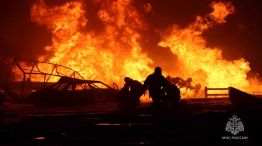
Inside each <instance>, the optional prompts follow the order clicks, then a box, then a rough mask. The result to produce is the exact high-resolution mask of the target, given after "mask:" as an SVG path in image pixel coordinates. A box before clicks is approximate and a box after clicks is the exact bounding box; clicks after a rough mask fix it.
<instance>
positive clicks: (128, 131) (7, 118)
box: [0, 99, 262, 146]
mask: <svg viewBox="0 0 262 146" xmlns="http://www.w3.org/2000/svg"><path fill="white" fill-rule="evenodd" d="M97 107H99V108H97ZM110 107H111V109H110V110H108V107H106V106H105V105H100V106H99V105H93V106H86V107H67V108H45V107H34V106H32V105H4V106H2V107H1V113H0V114H1V126H0V145H1V146H2V145H3V146H5V145H6V146H9V145H11V146H12V145H14V146H16V145H19V146H20V145H37V146H82V145H85V146H86V145H139V144H141V145H182V146H188V145H194V146H197V145H211V146H218V145H239V144H246V145H252V146H253V145H260V146H261V145H262V136H261V132H262V117H261V112H260V111H245V110H241V109H237V108H235V107H233V106H232V105H231V104H230V102H229V99H208V100H203V99H201V100H199V99H198V100H196V99H195V100H183V101H181V103H180V105H179V106H177V107H176V108H174V109H173V108H172V109H170V108H169V109H163V110H161V111H159V112H154V111H153V110H152V107H151V106H150V105H147V104H146V105H142V107H140V108H137V109H136V110H126V109H122V108H119V107H118V106H117V105H116V104H112V105H110ZM233 115H236V116H237V117H238V118H240V120H241V122H242V123H243V125H244V131H240V132H239V133H237V134H236V135H233V134H231V133H230V132H227V131H226V130H225V127H226V124H227V122H228V121H229V118H231V117H232V116H233Z"/></svg>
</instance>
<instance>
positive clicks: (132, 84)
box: [120, 77, 142, 107]
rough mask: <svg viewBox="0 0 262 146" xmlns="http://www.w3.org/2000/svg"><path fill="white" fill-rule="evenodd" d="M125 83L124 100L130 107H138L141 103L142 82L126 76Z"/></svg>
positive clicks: (122, 91) (123, 89)
mask: <svg viewBox="0 0 262 146" xmlns="http://www.w3.org/2000/svg"><path fill="white" fill-rule="evenodd" d="M124 80H125V85H124V87H123V88H122V89H121V95H120V96H122V97H121V98H122V102H124V104H125V105H126V106H128V107H136V106H137V105H139V103H140V100H139V98H140V96H141V95H142V84H141V83H140V82H139V81H137V80H133V79H131V78H129V77H125V79H124Z"/></svg>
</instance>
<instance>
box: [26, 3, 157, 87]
mask: <svg viewBox="0 0 262 146" xmlns="http://www.w3.org/2000/svg"><path fill="white" fill-rule="evenodd" d="M130 3H131V0H118V1H114V2H110V3H107V5H104V6H102V7H101V9H100V10H99V12H98V14H97V16H98V18H99V19H100V20H101V21H102V22H103V24H104V25H105V28H104V30H102V32H100V33H99V34H96V33H94V32H88V33H85V32H80V28H81V27H84V26H86V23H87V22H88V20H87V19H86V18H85V11H84V10H83V9H82V5H83V3H82V2H81V1H73V2H68V3H66V4H64V5H63V6H58V7H48V6H47V5H46V4H45V2H44V1H43V0H40V1H38V2H37V3H35V4H34V5H33V6H32V10H31V17H32V20H33V21H34V22H36V23H38V24H40V25H44V26H46V27H47V28H48V29H49V30H50V31H51V32H52V35H53V37H52V42H53V44H52V45H51V46H47V47H46V50H47V51H50V52H52V53H54V54H52V55H51V56H49V55H50V54H48V55H43V56H41V57H40V58H39V60H41V61H46V60H48V61H50V62H52V63H57V64H61V65H64V66H67V67H70V68H73V69H74V70H76V71H78V72H79V73H80V74H81V75H82V76H84V77H85V78H86V79H97V80H102V81H104V82H107V83H111V82H117V83H122V82H123V81H122V80H123V78H124V77H125V76H130V77H132V78H134V79H137V80H139V81H143V80H144V78H145V77H146V75H147V74H149V73H150V72H151V68H150V67H149V65H150V64H151V63H152V61H151V59H149V58H148V57H147V55H146V54H145V53H143V52H142V51H141V47H140V44H139V42H138V39H139V38H140V34H139V33H138V32H137V29H141V28H142V27H144V26H143V23H142V21H141V19H140V18H139V17H140V16H139V14H138V13H137V11H136V10H135V9H134V8H133V7H131V6H130ZM130 24H131V25H130Z"/></svg>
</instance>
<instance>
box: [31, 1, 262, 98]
mask: <svg viewBox="0 0 262 146" xmlns="http://www.w3.org/2000/svg"><path fill="white" fill-rule="evenodd" d="M100 2H101V6H100V9H99V11H98V13H97V18H98V19H99V20H100V21H101V22H102V24H103V26H104V27H103V29H101V30H100V31H99V32H94V31H82V30H81V28H84V27H87V25H86V24H87V23H89V21H88V18H86V11H85V10H84V9H83V6H84V2H83V1H81V0H78V1H72V2H67V3H65V4H64V5H62V6H53V7H51V6H47V5H46V4H45V1H44V0H38V1H37V2H36V3H35V4H33V6H32V8H31V19H32V21H34V22H36V23H37V24H39V25H42V26H45V27H46V28H47V29H48V30H49V31H50V32H51V33H52V44H51V45H50V46H46V47H45V49H46V51H47V52H48V53H47V54H45V55H42V56H41V57H39V61H48V62H52V63H56V64H61V65H64V66H67V67H69V68H72V69H74V70H76V71H78V72H79V73H80V74H81V75H82V76H83V77H84V78H85V79H95V80H101V81H104V82H106V83H113V82H116V83H118V84H119V85H120V86H122V85H123V78H124V77H125V76H129V77H131V78H133V79H136V80H139V81H144V80H145V78H146V76H147V75H148V74H150V73H151V72H152V71H153V68H152V66H153V65H154V62H153V60H152V59H151V58H149V57H148V56H147V54H146V52H143V51H142V50H143V49H142V47H141V44H140V42H139V39H141V38H142V34H141V33H140V30H145V29H146V28H147V24H146V22H145V20H143V19H142V16H141V14H140V13H139V12H138V10H136V8H135V7H134V6H132V2H133V0H115V1H101V0H99V1H97V3H100ZM210 6H211V7H212V12H210V13H209V14H207V15H205V16H197V17H196V19H195V21H194V22H192V23H191V24H189V25H188V26H187V27H184V28H181V27H180V26H178V25H173V26H172V27H171V28H170V31H168V33H163V34H162V40H161V41H160V42H159V45H160V46H162V47H165V48H170V50H171V52H172V53H173V54H174V55H175V56H177V58H178V62H177V64H178V68H177V67H174V69H173V71H172V72H165V75H171V76H172V77H176V76H178V77H181V78H183V79H186V78H192V79H193V85H194V84H195V85H196V84H198V83H200V84H201V91H202V90H203V88H204V87H205V86H207V87H215V88H219V87H223V88H224V87H228V86H233V87H237V88H240V89H244V90H247V91H254V90H256V89H261V84H260V82H259V81H258V80H257V79H250V80H248V79H247V73H248V72H249V71H250V70H251V69H250V67H249V63H248V62H247V61H246V60H245V59H244V58H240V59H238V60H233V61H228V60H225V59H224V58H223V56H222V51H221V49H220V48H210V47H207V45H206V40H205V39H204V37H203V36H202V34H203V33H204V32H205V31H207V30H208V29H210V28H212V27H213V26H214V25H217V24H223V23H226V18H227V16H228V15H230V14H232V13H234V6H233V5H232V4H231V3H230V2H225V3H223V2H212V3H211V4H210ZM144 9H145V10H144V11H145V12H146V13H149V12H151V11H152V9H154V8H153V7H152V5H151V4H150V3H146V4H145V5H144ZM159 51H161V50H159ZM167 62H168V61H167ZM170 68H172V67H170ZM47 70H48V68H47ZM49 70H50V69H49ZM181 91H182V94H183V97H184V98H185V97H203V93H204V91H202V92H198V93H196V92H193V91H187V90H186V89H183V88H182V89H181ZM142 100H143V101H147V100H145V99H142Z"/></svg>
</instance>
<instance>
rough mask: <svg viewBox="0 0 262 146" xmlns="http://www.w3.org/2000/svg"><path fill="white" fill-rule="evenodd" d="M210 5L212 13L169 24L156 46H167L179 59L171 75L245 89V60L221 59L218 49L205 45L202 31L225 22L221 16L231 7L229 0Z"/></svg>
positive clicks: (217, 85)
mask: <svg viewBox="0 0 262 146" xmlns="http://www.w3.org/2000/svg"><path fill="white" fill-rule="evenodd" d="M211 6H212V8H213V12H211V13H210V14H208V15H206V16H205V17H201V16H197V17H196V20H195V21H194V22H193V23H191V24H190V25H189V26H187V27H185V28H180V27H179V26H176V25H173V26H172V29H171V31H170V32H169V33H168V34H166V35H164V36H163V39H162V41H161V42H160V43H159V45H160V46H163V47H169V48H170V49H171V51H172V53H174V54H175V55H177V57H178V58H179V61H180V62H179V65H180V68H179V69H178V70H177V71H176V72H175V74H177V75H179V76H182V77H183V78H188V77H192V78H193V81H195V83H200V84H201V85H205V86H207V87H215V88H223V87H228V86H233V87H237V88H240V89H244V90H249V89H250V82H249V81H248V80H247V73H248V72H249V71H250V67H249V63H248V62H247V61H246V60H245V59H244V58H240V59H239V60H234V61H227V60H225V59H224V58H223V56H222V51H221V49H220V48H209V47H207V46H206V40H205V39H204V38H203V36H202V34H203V32H204V31H206V30H207V29H209V28H211V27H212V26H214V25H215V24H217V23H225V22H226V21H225V18H226V17H227V16H228V15H229V14H231V13H233V10H234V7H233V5H232V4H231V3H230V2H228V3H222V2H213V3H212V4H211ZM182 92H183V90H182ZM201 93H203V92H201ZM192 94H193V93H188V92H187V95H186V96H188V97H190V96H192ZM194 96H198V95H194Z"/></svg>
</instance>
